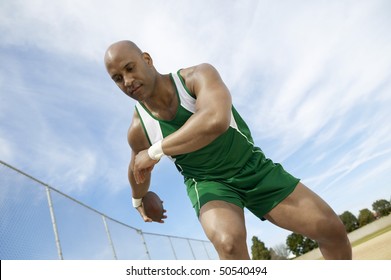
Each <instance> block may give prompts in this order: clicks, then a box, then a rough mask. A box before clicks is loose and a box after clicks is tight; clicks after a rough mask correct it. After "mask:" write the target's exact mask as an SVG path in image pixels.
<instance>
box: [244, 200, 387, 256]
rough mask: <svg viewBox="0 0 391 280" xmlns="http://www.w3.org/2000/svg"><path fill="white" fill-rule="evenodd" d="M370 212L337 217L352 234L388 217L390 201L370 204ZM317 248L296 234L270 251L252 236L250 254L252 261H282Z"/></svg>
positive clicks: (366, 210) (305, 238)
mask: <svg viewBox="0 0 391 280" xmlns="http://www.w3.org/2000/svg"><path fill="white" fill-rule="evenodd" d="M372 210H373V211H371V210H369V209H368V208H365V209H362V210H360V212H359V214H358V217H356V216H355V215H353V214H352V213H351V212H349V211H345V212H343V213H342V214H341V215H339V218H340V219H341V221H342V223H343V224H344V225H345V228H346V231H347V232H348V233H349V232H352V231H354V230H356V229H358V228H360V227H363V226H365V225H367V224H369V223H371V222H373V221H375V220H377V219H379V218H381V217H384V216H388V215H389V214H390V213H391V200H390V201H388V200H386V199H380V200H376V201H375V202H373V203H372ZM317 247H318V244H317V243H316V242H315V241H314V240H311V239H309V238H307V237H305V236H303V235H301V234H298V233H292V234H290V235H288V237H287V239H286V244H280V245H278V246H276V247H274V248H270V249H269V248H267V247H266V246H265V243H264V242H262V241H261V240H260V239H259V238H258V237H256V236H253V238H252V246H251V253H252V259H253V260H284V259H289V256H291V255H292V254H293V255H295V257H298V256H301V255H304V254H305V253H307V252H310V251H311V250H313V249H315V248H317Z"/></svg>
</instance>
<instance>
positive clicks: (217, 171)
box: [136, 71, 299, 219]
mask: <svg viewBox="0 0 391 280" xmlns="http://www.w3.org/2000/svg"><path fill="white" fill-rule="evenodd" d="M170 77H171V80H172V82H173V84H174V85H175V88H176V91H177V96H178V100H179V102H178V103H179V104H178V109H177V112H176V115H175V117H174V119H173V120H170V121H165V120H160V119H158V118H156V117H155V116H153V115H152V114H151V112H150V111H149V110H148V109H147V108H146V107H145V106H144V105H143V104H142V103H140V102H137V104H136V110H137V113H138V115H139V117H140V120H141V123H142V126H143V128H144V131H145V134H146V136H147V138H148V141H149V143H150V144H151V145H152V144H154V143H156V142H157V141H159V140H162V139H163V138H165V137H167V136H168V135H170V134H171V133H173V132H175V131H176V130H178V129H179V128H180V127H182V126H183V125H184V124H185V122H186V121H187V120H188V119H189V118H190V117H191V115H192V114H194V112H195V103H196V98H195V96H194V95H193V94H192V93H191V92H190V90H189V89H188V88H187V87H186V85H185V82H184V80H183V78H182V77H181V76H180V74H179V71H178V72H177V73H172V74H170ZM169 158H170V159H171V160H172V161H173V162H174V163H175V165H176V167H177V169H178V170H179V172H181V174H182V175H183V176H184V181H185V184H186V186H187V193H188V196H189V198H190V200H191V203H192V205H193V207H194V209H195V211H196V214H197V216H198V215H199V211H200V209H201V207H202V205H204V204H205V203H207V202H208V201H211V200H223V201H227V202H230V203H233V204H235V205H237V206H239V207H241V208H243V207H246V208H247V209H249V210H250V211H251V212H252V213H254V214H255V215H256V216H257V217H259V218H261V219H263V216H264V215H265V214H267V213H268V212H269V211H270V210H271V209H272V208H273V207H275V206H276V205H277V204H278V203H279V202H281V201H282V200H283V199H284V198H286V197H287V196H288V195H289V194H290V193H291V192H292V191H293V190H294V188H295V187H296V185H297V184H298V182H299V179H297V178H295V177H293V176H292V175H290V174H289V173H287V172H286V171H285V170H284V169H283V167H282V166H281V165H280V164H275V163H273V162H272V161H271V160H270V159H267V158H266V157H265V155H264V153H263V152H262V150H261V149H260V148H258V147H255V146H254V144H253V139H252V137H251V133H250V130H249V128H248V126H247V125H246V123H245V122H244V121H243V119H242V118H241V117H240V115H239V114H238V112H237V111H236V110H235V108H234V107H232V110H231V123H230V127H229V128H228V130H227V131H226V132H224V133H223V134H222V135H220V136H219V137H218V138H216V139H215V140H214V141H213V142H212V143H210V144H209V145H207V146H205V147H204V148H201V149H199V150H197V151H194V152H191V153H188V154H183V155H177V156H172V157H169Z"/></svg>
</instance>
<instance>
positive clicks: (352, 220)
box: [339, 211, 358, 232]
mask: <svg viewBox="0 0 391 280" xmlns="http://www.w3.org/2000/svg"><path fill="white" fill-rule="evenodd" d="M339 218H340V219H341V221H342V223H343V224H344V225H345V228H346V231H347V232H352V231H353V230H355V229H357V228H358V220H357V218H356V216H354V215H353V214H352V213H351V212H349V211H345V212H343V213H342V214H341V215H339Z"/></svg>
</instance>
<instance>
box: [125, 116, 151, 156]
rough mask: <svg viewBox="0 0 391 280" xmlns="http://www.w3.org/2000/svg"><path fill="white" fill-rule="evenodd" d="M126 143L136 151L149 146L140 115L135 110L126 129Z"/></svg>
mask: <svg viewBox="0 0 391 280" xmlns="http://www.w3.org/2000/svg"><path fill="white" fill-rule="evenodd" d="M128 143H129V145H130V147H131V149H132V150H133V151H134V152H136V153H137V152H140V151H142V150H145V149H148V148H149V147H150V144H149V142H148V139H147V136H146V135H145V132H144V129H143V126H142V123H141V120H140V117H139V115H138V114H137V112H136V111H135V112H134V113H133V120H132V123H131V124H130V127H129V129H128Z"/></svg>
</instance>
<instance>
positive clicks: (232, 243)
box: [211, 233, 247, 256]
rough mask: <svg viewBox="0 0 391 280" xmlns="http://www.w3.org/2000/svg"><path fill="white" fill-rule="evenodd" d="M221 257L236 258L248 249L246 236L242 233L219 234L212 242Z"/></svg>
mask: <svg viewBox="0 0 391 280" xmlns="http://www.w3.org/2000/svg"><path fill="white" fill-rule="evenodd" d="M211 241H212V243H213V245H214V246H215V248H216V250H217V251H218V253H219V255H223V256H235V255H237V254H238V253H241V251H242V250H244V249H246V250H247V248H246V235H245V234H242V233H231V234H230V233H219V234H215V235H214V238H213V239H212V240H211Z"/></svg>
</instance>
